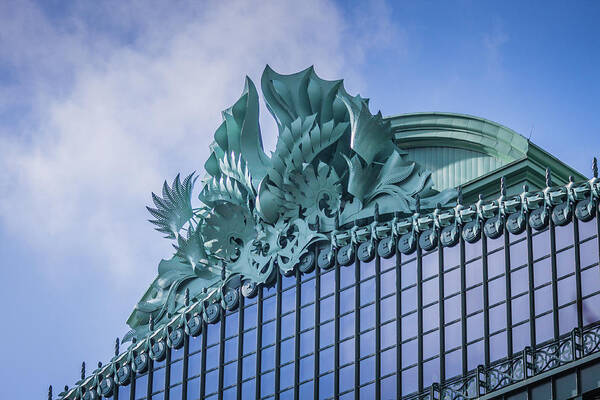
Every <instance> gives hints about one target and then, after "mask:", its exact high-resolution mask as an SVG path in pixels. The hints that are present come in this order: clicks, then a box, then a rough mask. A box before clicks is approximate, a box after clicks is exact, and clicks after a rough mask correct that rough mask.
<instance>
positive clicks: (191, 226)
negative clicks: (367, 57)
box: [124, 66, 456, 341]
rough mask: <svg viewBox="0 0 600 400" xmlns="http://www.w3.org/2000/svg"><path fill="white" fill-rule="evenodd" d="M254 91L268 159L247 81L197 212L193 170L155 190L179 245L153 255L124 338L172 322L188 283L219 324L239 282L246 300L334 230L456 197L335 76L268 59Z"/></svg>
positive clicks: (228, 116) (310, 254)
mask: <svg viewBox="0 0 600 400" xmlns="http://www.w3.org/2000/svg"><path fill="white" fill-rule="evenodd" d="M261 86H262V92H263V94H264V97H265V102H266V105H267V108H268V109H269V111H270V112H271V114H272V115H273V117H274V118H275V121H276V123H277V127H278V131H279V137H278V140H277V145H276V148H275V151H274V152H273V153H272V155H271V156H270V157H269V156H267V155H266V154H265V153H264V151H263V148H262V139H261V134H260V127H259V124H258V110H259V106H258V93H257V91H256V88H255V86H254V83H253V82H252V81H251V80H250V79H249V78H246V82H245V87H244V90H243V92H242V95H241V97H240V98H239V100H238V101H236V102H235V104H234V105H233V106H232V107H231V108H228V109H227V110H225V111H223V122H222V124H221V125H220V126H219V128H218V129H217V130H216V132H215V134H214V142H213V144H212V145H211V154H210V157H209V158H208V160H207V161H206V163H205V165H204V167H205V170H206V172H207V176H206V177H205V179H204V180H203V181H202V188H201V190H200V194H199V196H198V198H199V200H200V204H199V205H198V207H194V206H192V191H193V187H194V183H195V182H196V177H195V176H194V174H191V175H189V176H187V177H186V178H185V179H183V181H181V179H180V176H179V175H177V177H176V178H175V180H174V181H173V183H172V184H171V185H170V186H169V185H168V184H167V183H166V182H165V183H164V185H163V188H162V196H158V195H156V194H154V193H153V194H152V200H153V202H154V207H148V211H149V212H150V214H151V215H152V217H153V218H154V219H152V220H151V221H150V222H152V223H153V224H154V225H155V226H156V229H157V230H158V231H159V232H161V233H164V234H165V235H166V237H167V238H169V239H172V240H174V241H175V244H174V247H175V250H176V252H175V254H174V255H173V257H172V258H171V259H169V260H162V261H161V262H160V264H159V267H158V277H157V278H156V279H155V280H154V282H153V283H152V285H151V286H150V288H149V289H148V291H147V292H146V293H145V294H144V296H143V297H142V299H141V300H140V301H139V303H138V304H137V305H136V307H135V309H134V311H133V313H132V314H131V316H130V317H129V319H128V321H127V323H128V324H129V325H130V327H131V328H132V329H133V330H132V331H130V333H129V334H127V335H126V337H125V338H124V341H128V340H130V339H131V338H133V337H136V338H138V339H139V338H142V337H144V336H145V335H146V334H147V333H148V332H149V329H148V322H149V320H150V317H152V318H153V319H154V321H155V322H156V324H157V325H159V324H160V325H162V324H166V323H168V322H169V321H170V318H169V314H174V313H176V312H178V311H180V310H181V309H182V307H183V293H184V292H185V291H186V290H189V292H190V295H191V297H192V299H193V300H194V304H195V305H198V307H199V309H198V312H199V314H202V315H203V317H204V318H205V319H206V320H207V321H208V322H216V321H217V320H218V319H219V317H220V314H221V311H220V307H223V308H225V309H233V308H235V307H236V306H237V301H238V299H239V290H238V289H239V288H240V287H241V288H242V290H241V291H242V293H243V294H245V295H251V294H252V293H254V292H255V289H256V286H257V285H261V284H266V285H269V284H271V283H272V282H274V278H275V277H276V274H277V273H282V274H285V275H289V274H291V273H293V272H294V270H295V269H296V268H299V269H300V271H301V272H307V269H309V268H311V266H312V265H313V261H314V258H315V256H314V248H315V246H317V245H319V246H321V247H323V246H324V247H329V248H337V247H338V245H339V243H342V242H343V241H344V239H343V238H338V236H339V235H338V231H339V229H340V226H348V225H352V224H355V223H356V222H357V221H360V220H363V219H369V218H371V219H372V218H373V216H374V215H376V214H377V215H379V214H381V215H382V216H383V217H384V218H386V216H387V218H388V219H391V218H392V216H393V215H411V214H413V213H414V212H415V211H418V210H419V207H423V208H429V209H433V208H435V206H436V204H437V205H438V206H440V207H441V206H450V205H451V204H453V203H454V199H455V198H456V190H455V189H449V190H446V191H443V192H437V191H436V190H434V189H432V187H433V181H432V179H431V173H430V172H429V171H427V170H425V169H424V168H423V167H422V166H420V165H418V164H417V163H415V162H411V161H408V160H406V159H405V154H406V152H405V151H403V150H401V149H400V148H398V147H397V146H396V145H395V144H394V139H393V134H392V131H391V128H390V123H389V122H386V121H384V120H383V118H382V116H381V113H377V114H376V115H373V114H371V112H370V111H369V106H368V100H367V99H364V98H362V97H360V95H357V96H350V95H349V94H348V93H347V92H346V90H345V89H344V86H343V84H342V81H341V80H337V81H327V80H324V79H321V78H319V77H318V76H317V75H316V74H315V72H314V70H313V68H312V67H311V68H308V69H306V70H304V71H301V72H298V73H296V74H292V75H281V74H278V73H276V72H275V71H273V70H272V69H271V68H270V67H269V66H267V67H266V68H265V70H264V72H263V74H262V79H261ZM378 218H379V217H378ZM328 254H329V255H327V259H328V260H330V259H331V254H332V253H331V252H330V253H328Z"/></svg>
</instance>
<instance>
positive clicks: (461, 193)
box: [456, 186, 463, 204]
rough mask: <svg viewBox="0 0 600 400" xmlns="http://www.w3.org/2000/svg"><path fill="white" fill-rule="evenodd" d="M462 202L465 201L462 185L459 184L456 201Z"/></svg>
mask: <svg viewBox="0 0 600 400" xmlns="http://www.w3.org/2000/svg"><path fill="white" fill-rule="evenodd" d="M462 202H463V192H462V186H459V187H458V188H457V193H456V203H457V204H462Z"/></svg>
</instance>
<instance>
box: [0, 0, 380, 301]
mask: <svg viewBox="0 0 600 400" xmlns="http://www.w3.org/2000/svg"><path fill="white" fill-rule="evenodd" d="M5 8H6V6H5ZM369 10H370V9H369V7H367V8H365V9H363V10H362V11H363V12H364V15H365V17H364V19H360V20H358V19H357V20H355V21H353V23H352V24H350V23H349V22H348V21H345V20H344V17H343V16H342V15H341V14H340V12H339V10H338V9H337V8H336V7H335V6H334V5H332V4H330V3H328V2H320V1H305V2H293V1H290V2H283V1H273V2H255V3H252V4H249V3H247V2H242V1H239V2H211V3H206V2H202V4H201V5H200V4H196V5H192V4H190V5H189V8H186V9H184V8H183V7H179V8H175V7H171V6H168V7H167V6H166V5H164V4H162V5H161V4H158V3H156V4H154V3H147V2H141V3H133V4H127V5H125V3H122V2H118V3H110V4H108V5H104V6H102V7H99V8H96V9H89V8H75V9H70V10H68V13H67V15H68V17H66V18H63V19H61V20H60V21H57V20H56V19H55V18H53V17H48V16H47V15H46V14H45V13H43V12H41V11H40V10H39V9H38V8H37V7H36V6H34V5H31V4H29V5H27V6H21V7H18V8H16V7H13V8H12V9H10V10H8V9H6V10H0V11H2V12H0V15H3V17H1V16H0V25H1V26H2V28H0V48H2V49H4V50H0V61H5V62H6V64H7V65H8V64H10V65H9V68H10V70H11V71H12V72H11V73H14V74H15V79H14V80H12V81H11V83H10V84H6V85H2V84H1V82H2V81H0V88H1V90H2V91H3V92H4V93H5V94H7V95H11V96H13V98H14V100H13V101H10V100H7V99H6V98H5V99H4V100H3V101H2V103H1V104H0V110H2V109H3V108H4V109H5V110H6V109H10V107H11V106H15V104H17V103H18V104H19V105H23V106H25V108H26V109H27V110H29V111H28V112H27V113H26V114H24V115H26V118H16V120H15V121H9V122H10V123H8V124H4V126H3V127H0V134H1V135H2V136H1V137H0V167H2V168H3V171H4V172H3V175H2V178H0V189H2V193H3V194H2V195H0V221H1V223H2V224H3V225H4V227H5V229H6V230H8V231H10V232H12V233H13V234H14V237H15V238H19V240H23V241H26V242H27V243H28V244H29V245H30V246H31V248H32V250H33V252H34V253H39V254H46V255H47V257H48V258H47V263H45V265H40V266H39V267H40V270H46V271H48V276H50V272H49V271H50V270H52V275H53V276H54V277H61V276H63V275H68V271H65V269H67V270H68V269H69V268H80V267H76V266H70V265H68V263H67V262H65V260H66V259H67V258H66V257H68V255H69V254H72V253H77V254H78V255H79V256H82V257H83V259H84V260H86V263H88V266H87V267H88V268H105V269H108V270H109V271H111V272H112V274H109V276H110V277H111V280H113V281H118V282H121V284H124V285H129V284H126V283H125V282H126V280H124V279H122V278H123V277H125V278H127V277H131V276H132V275H133V274H140V276H141V278H140V279H141V280H144V279H147V280H146V281H145V282H144V283H143V284H142V286H145V285H146V284H148V283H149V282H150V279H152V277H153V276H154V275H155V272H156V265H157V262H158V260H159V259H160V258H161V257H168V256H169V254H170V251H171V250H170V249H169V244H168V242H167V241H164V240H161V239H160V238H159V234H158V233H157V232H154V231H152V228H151V226H150V224H148V223H147V222H146V221H145V219H146V218H148V215H146V211H145V209H144V205H146V204H148V203H149V202H150V196H149V194H150V192H151V191H157V190H160V185H161V182H162V180H163V179H165V178H166V179H168V180H170V179H172V177H174V175H175V174H176V173H177V172H179V171H181V172H182V173H188V172H190V171H192V170H198V171H199V172H200V174H201V175H202V174H203V171H202V165H203V164H204V161H205V159H206V157H207V155H208V145H209V144H210V142H211V141H212V134H213V132H214V130H215V129H216V127H217V126H218V123H219V121H220V111H221V110H222V109H224V108H226V107H228V106H229V105H231V104H232V103H233V102H234V101H235V100H236V99H237V96H238V95H239V94H240V93H241V90H242V87H243V79H244V76H245V74H249V75H250V76H251V77H252V78H254V80H255V83H257V85H259V78H260V72H261V70H262V68H263V67H264V65H265V64H267V63H269V64H270V65H271V66H273V68H275V69H276V70H278V71H280V72H283V73H290V72H295V71H297V70H300V69H302V68H305V67H307V66H309V65H311V64H315V65H316V69H317V72H318V73H319V74H320V75H321V76H323V77H325V78H328V79H333V78H340V77H350V79H354V78H356V82H361V80H360V79H359V76H360V74H359V72H358V71H359V70H358V66H359V63H360V62H362V61H363V60H364V59H365V54H368V49H369V46H372V45H375V43H374V41H375V40H376V39H377V38H378V37H385V35H383V34H382V35H380V36H378V35H377V34H375V35H374V34H373V33H372V32H371V33H370V35H369V36H368V37H367V36H364V34H365V30H366V29H370V30H371V31H373V26H372V24H371V23H368V24H367V23H366V22H369V21H371V22H372V21H373V20H377V21H379V23H380V26H381V27H383V28H382V29H384V30H385V31H386V32H387V30H388V28H389V27H390V22H389V21H386V20H385V13H383V12H381V6H378V7H374V8H373V10H372V13H371V14H370V11H369ZM353 18H359V17H358V16H354V17H353ZM361 18H362V17H361ZM98 21H100V22H101V23H99V22H98ZM354 23H356V26H358V27H359V29H353V28H354V27H353V24H354ZM361 25H362V27H361ZM386 27H387V28H386ZM381 32H383V31H381ZM386 35H387V34H386ZM365 38H367V39H368V40H366V39H365ZM356 55H358V57H355V56H356ZM359 85H360V83H359ZM351 89H353V90H355V89H356V86H353V87H352V88H351ZM7 107H8V108H7ZM262 111H263V116H262V128H263V136H264V142H265V145H266V147H267V148H273V147H274V142H275V134H274V132H275V125H274V123H273V122H272V121H271V120H270V116H269V117H265V115H264V111H265V109H264V108H263V110H262ZM1 117H2V114H1V112H0V118H1ZM132 284H133V285H135V286H136V287H139V286H140V283H139V282H135V283H132ZM140 294H141V293H140Z"/></svg>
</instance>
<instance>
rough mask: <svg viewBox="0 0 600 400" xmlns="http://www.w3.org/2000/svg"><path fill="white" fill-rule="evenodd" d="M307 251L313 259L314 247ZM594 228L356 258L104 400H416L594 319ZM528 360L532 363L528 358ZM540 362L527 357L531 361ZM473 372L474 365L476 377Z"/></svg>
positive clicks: (272, 299)
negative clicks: (435, 387) (370, 258)
mask: <svg viewBox="0 0 600 400" xmlns="http://www.w3.org/2000/svg"><path fill="white" fill-rule="evenodd" d="M315 251H317V250H315ZM598 260H599V247H598V224H597V218H594V219H592V220H591V221H590V222H581V221H577V220H575V219H574V220H573V222H571V223H569V224H568V225H566V226H563V227H559V226H554V225H552V224H550V226H549V227H547V228H545V229H543V230H541V231H534V230H532V229H531V228H530V227H529V226H528V227H527V229H526V230H525V232H523V233H522V234H520V235H512V234H509V233H508V232H505V233H504V234H503V235H502V236H500V237H499V238H498V239H489V238H486V237H485V235H482V238H481V240H479V241H477V242H475V243H473V244H470V243H467V242H465V241H463V240H462V238H461V240H460V241H459V243H458V244H457V245H455V246H454V247H441V246H438V248H437V249H435V250H433V251H430V252H423V251H422V250H421V249H420V248H417V250H416V251H415V252H414V253H413V254H410V255H403V254H400V253H396V254H395V255H394V256H393V257H391V258H389V259H384V258H381V257H379V256H376V257H375V259H374V260H373V261H371V262H360V261H358V260H356V261H354V263H352V264H351V265H349V266H339V265H334V266H333V267H332V268H330V269H327V270H324V269H320V268H319V267H318V266H316V267H315V270H314V271H312V272H310V273H307V274H300V273H299V272H298V271H296V273H295V275H292V276H289V277H286V276H282V275H278V276H277V278H276V279H275V282H274V284H273V285H272V286H271V287H266V286H264V287H259V289H258V293H257V295H256V296H255V297H253V298H244V297H242V296H240V302H239V306H238V308H237V310H235V311H225V310H222V311H221V317H220V319H219V321H218V322H217V323H215V324H207V323H206V322H202V324H203V329H202V333H201V334H200V335H199V336H197V337H193V336H188V335H185V337H184V345H183V347H182V348H180V349H179V350H176V349H175V348H167V354H166V358H165V360H164V361H161V362H158V361H152V360H150V362H149V367H148V371H147V372H144V373H142V374H138V375H137V376H134V379H133V380H132V383H131V384H129V385H128V386H120V387H118V391H115V393H114V394H113V396H112V397H113V398H115V399H118V398H120V399H133V400H138V399H161V400H162V399H193V400H196V399H215V400H216V399H219V400H220V399H248V398H256V399H270V398H276V399H305V398H319V399H333V398H340V399H357V398H362V399H371V398H372V399H379V398H389V399H391V398H398V397H400V396H407V395H410V394H413V393H417V392H423V391H424V390H425V389H426V388H428V387H431V386H432V385H434V384H435V385H437V384H444V383H445V382H452V381H453V379H455V378H457V377H458V378H460V377H465V376H468V375H469V374H471V373H472V371H474V370H477V368H478V366H483V368H487V367H490V366H493V365H496V364H498V365H500V364H501V363H502V362H505V361H506V360H508V359H509V358H510V357H513V356H514V355H515V354H520V352H522V351H523V350H524V349H525V348H526V347H529V348H531V349H536V348H542V347H543V346H544V345H545V344H547V343H551V342H553V341H555V340H558V339H559V338H561V337H563V336H565V334H566V335H568V334H569V333H570V332H572V331H573V329H574V328H579V329H580V330H583V328H584V327H586V326H590V325H591V324H593V323H594V322H596V321H598V320H600V270H599V266H598ZM534 360H537V359H535V358H534ZM536 362H537V361H536ZM480 368H481V367H480ZM409 397H410V396H409Z"/></svg>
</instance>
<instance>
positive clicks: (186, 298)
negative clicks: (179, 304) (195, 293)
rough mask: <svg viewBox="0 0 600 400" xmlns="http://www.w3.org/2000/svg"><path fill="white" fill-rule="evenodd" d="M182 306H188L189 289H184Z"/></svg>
mask: <svg viewBox="0 0 600 400" xmlns="http://www.w3.org/2000/svg"><path fill="white" fill-rule="evenodd" d="M183 304H184V305H185V306H186V307H187V306H189V305H190V288H186V289H185V295H184V296H183Z"/></svg>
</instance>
